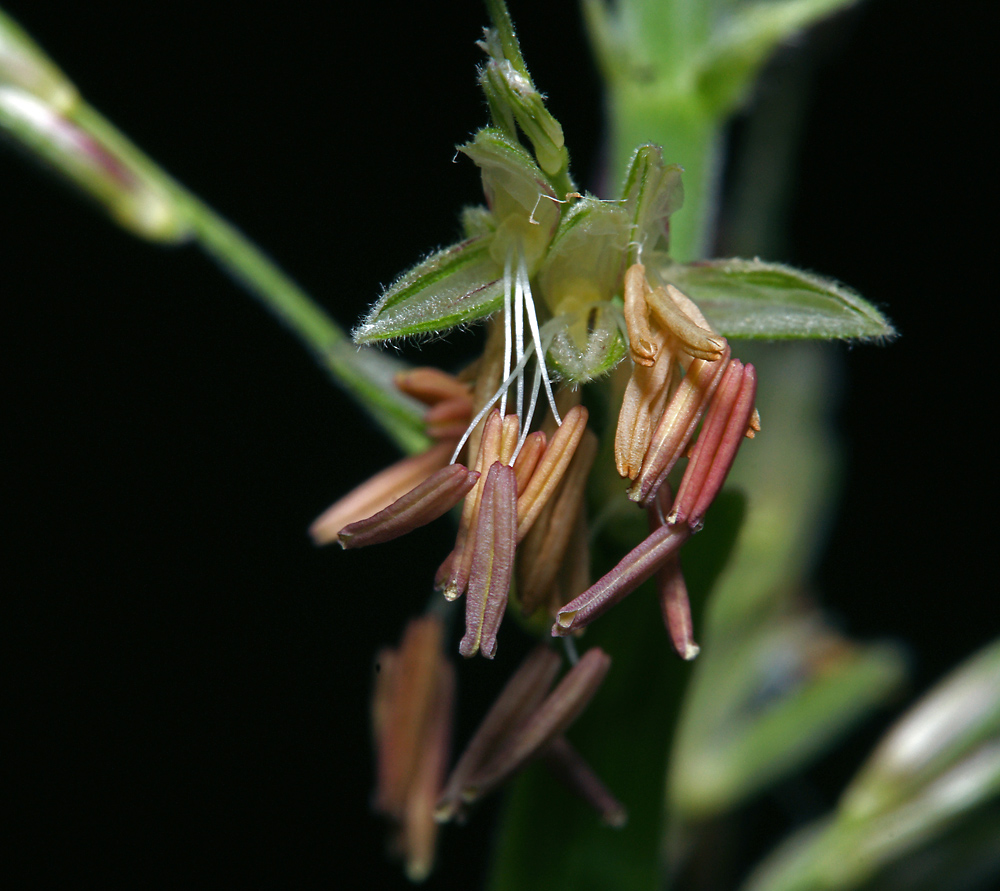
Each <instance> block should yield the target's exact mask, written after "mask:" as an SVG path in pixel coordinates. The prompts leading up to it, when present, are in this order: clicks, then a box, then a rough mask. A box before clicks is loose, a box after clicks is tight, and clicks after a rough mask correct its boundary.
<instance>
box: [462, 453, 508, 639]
mask: <svg viewBox="0 0 1000 891" xmlns="http://www.w3.org/2000/svg"><path fill="white" fill-rule="evenodd" d="M516 532H517V483H516V481H515V478H514V468H512V467H510V466H509V465H507V464H502V463H500V462H499V461H497V462H495V463H494V464H493V466H492V467H490V472H489V474H488V475H487V477H486V485H485V487H484V488H483V496H482V502H481V504H480V507H479V517H478V519H477V523H476V538H475V545H474V552H473V556H472V568H471V572H470V575H469V589H468V595H467V597H466V610H465V637H463V638H462V641H461V643H460V644H459V647H458V651H459V653H461V654H462V655H463V656H465V657H466V658H470V657H472V656H474V655H475V654H476V653H477V652H482V654H483V655H484V656H485V657H486V658H487V659H492V658H493V657H494V656H495V655H496V649H497V631H498V629H499V628H500V621H501V619H503V614H504V612H505V610H506V609H507V596H508V592H509V591H510V580H511V575H512V574H513V571H514V546H515V536H516Z"/></svg>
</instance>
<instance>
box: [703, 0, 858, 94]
mask: <svg viewBox="0 0 1000 891" xmlns="http://www.w3.org/2000/svg"><path fill="white" fill-rule="evenodd" d="M856 2H857V0H777V2H775V0H769V2H756V3H741V4H739V5H736V6H734V7H733V9H732V11H731V12H730V14H728V15H725V16H722V17H720V19H719V24H718V26H717V27H716V28H715V30H714V32H713V34H712V39H711V40H710V41H709V42H708V45H707V46H706V47H705V49H704V51H703V53H702V55H701V57H700V58H699V59H697V61H696V63H695V65H696V68H697V83H698V88H697V89H698V93H699V95H700V96H701V97H702V101H703V102H705V104H706V105H708V106H709V107H711V108H714V109H716V113H726V112H728V111H732V110H733V109H734V108H736V107H737V106H738V105H739V104H740V102H741V101H742V100H743V98H744V96H745V95H746V92H747V89H748V88H749V86H750V85H751V84H752V83H753V80H754V78H756V76H757V74H758V73H759V71H760V69H761V67H762V66H763V64H764V63H765V62H766V61H767V60H768V58H769V57H770V56H771V53H773V52H774V50H775V49H776V48H777V47H778V46H779V45H780V44H781V43H783V42H785V41H786V40H788V39H789V38H790V37H792V36H794V35H795V34H796V33H798V32H799V31H802V30H803V29H805V28H808V27H809V26H810V25H812V24H814V23H815V22H817V21H819V20H820V19H822V18H825V17H826V16H828V15H831V14H832V13H834V12H837V11H839V10H841V9H845V8H847V7H848V6H852V5H853V4H854V3H856ZM706 5H707V4H706Z"/></svg>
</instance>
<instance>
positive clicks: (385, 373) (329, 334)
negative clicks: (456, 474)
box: [72, 102, 428, 452]
mask: <svg viewBox="0 0 1000 891" xmlns="http://www.w3.org/2000/svg"><path fill="white" fill-rule="evenodd" d="M72 119H73V120H74V122H75V123H76V124H78V125H79V126H81V127H82V128H83V129H84V130H85V131H86V132H88V133H90V134H92V135H93V136H94V137H95V138H96V139H97V140H98V141H99V142H100V143H102V144H103V145H104V146H105V147H106V148H107V149H108V150H109V151H110V152H111V153H112V154H113V155H114V156H115V157H116V158H120V159H121V160H122V161H123V162H124V164H126V165H127V166H128V167H130V168H131V169H133V170H135V171H136V172H137V173H138V174H139V175H140V176H142V177H143V178H144V179H146V180H148V181H149V182H150V183H152V184H153V185H154V186H155V187H158V188H159V189H161V190H162V191H163V193H165V195H166V196H167V198H168V200H169V201H170V203H171V204H172V205H173V207H174V208H175V209H176V211H177V213H178V214H179V216H180V217H181V219H182V221H183V223H184V224H185V225H186V226H187V228H188V230H189V235H190V237H191V238H192V239H193V240H194V241H196V242H197V243H198V244H199V245H200V246H201V248H202V249H203V250H204V251H205V253H207V254H208V255H209V256H210V257H211V258H212V259H213V260H214V261H215V262H216V263H217V264H218V265H219V266H221V267H222V268H223V269H224V270H225V271H226V272H228V273H229V274H230V275H231V276H232V277H233V278H234V279H235V280H236V281H237V282H239V283H240V284H241V285H243V287H244V288H246V289H247V290H248V291H249V292H250V293H251V294H252V295H253V296H254V297H256V298H257V299H258V300H260V302H261V303H262V304H263V305H264V306H265V307H266V308H267V309H268V310H269V311H270V312H271V313H273V314H274V315H275V316H276V317H277V318H278V319H280V320H281V321H282V322H283V323H284V325H285V326H286V327H287V328H288V329H289V330H290V331H291V332H292V333H293V334H294V335H295V336H296V337H298V338H299V340H301V341H302V343H303V344H305V346H306V347H307V348H308V349H309V351H310V352H311V353H312V354H313V356H314V357H315V358H316V360H317V362H318V363H319V364H320V365H321V366H322V367H323V368H324V369H326V371H327V373H328V374H329V375H330V377H331V378H333V380H334V381H335V382H336V383H337V384H338V385H340V386H341V387H343V388H344V389H345V390H346V391H347V392H348V393H349V394H350V395H351V396H353V397H354V398H355V399H356V400H357V401H358V402H359V403H360V404H361V405H362V406H363V407H364V408H365V409H366V410H367V411H368V413H369V414H370V415H371V417H372V418H373V419H374V420H375V421H376V423H378V424H379V425H380V426H381V427H382V428H383V429H384V430H385V432H386V433H387V434H388V435H389V436H390V437H391V438H392V439H393V441H395V442H396V444H397V445H399V446H400V448H402V449H403V450H404V451H407V452H416V451H420V450H421V449H423V448H426V446H427V443H428V440H427V438H426V436H425V435H424V433H423V431H422V424H421V421H420V417H419V414H418V412H417V411H416V410H415V409H414V408H413V407H412V406H411V405H410V404H409V403H408V402H406V401H405V400H404V399H403V398H402V397H401V396H400V395H399V394H398V393H397V392H396V391H395V389H394V388H393V386H392V382H391V375H392V371H393V369H394V368H395V363H392V362H390V361H389V360H387V359H386V358H385V357H383V356H381V355H380V354H378V353H377V352H376V351H375V350H373V349H371V348H361V349H359V348H357V347H356V346H355V345H354V344H353V343H352V342H351V339H350V337H349V336H348V335H347V333H346V332H345V331H344V330H343V329H342V328H341V327H340V326H339V325H338V324H337V323H336V322H335V321H334V320H333V319H332V318H331V317H330V316H329V314H328V313H327V312H326V311H325V310H324V309H323V308H322V307H321V306H320V305H319V304H318V303H316V301H315V300H313V299H312V298H311V297H310V296H309V295H308V294H306V292H305V291H303V290H302V288H300V287H299V286H298V285H297V284H296V283H295V282H294V281H293V280H292V279H291V278H290V277H289V276H288V275H286V274H285V273H284V272H283V271H282V270H281V269H280V268H279V267H278V266H277V264H276V263H275V262H274V261H273V260H271V259H270V258H269V257H268V256H267V255H266V254H265V253H264V252H263V251H261V249H260V248H258V247H257V246H256V245H255V244H254V243H253V242H252V241H250V239H248V238H247V237H246V236H245V235H244V234H243V233H242V232H240V231H239V230H238V229H237V228H236V227H235V226H233V225H232V224H231V223H229V222H228V221H227V220H225V219H224V218H223V217H221V216H220V215H219V214H218V213H216V212H215V211H214V210H212V208H210V207H208V205H206V204H205V203H204V202H202V201H201V200H200V199H199V198H198V197H197V196H195V195H193V194H192V193H191V192H190V191H188V190H187V189H186V188H185V187H184V186H182V185H181V184H180V183H178V182H176V181H175V180H173V179H172V178H171V177H170V176H169V175H168V174H167V173H166V172H165V171H163V170H162V169H161V168H160V167H158V166H157V165H156V164H155V163H154V162H153V161H152V160H151V159H150V158H148V157H147V156H146V155H145V154H143V153H142V152H141V151H140V150H139V149H138V148H137V147H136V146H135V145H133V144H132V143H131V142H130V141H129V140H128V139H127V138H126V137H125V136H124V135H123V134H122V133H121V132H120V131H119V130H117V129H116V128H115V127H114V125H112V124H111V123H110V122H109V121H107V120H106V119H105V118H104V117H102V116H101V115H100V114H99V113H98V112H97V111H95V110H94V109H93V108H91V107H90V106H89V105H87V104H85V103H82V102H81V103H80V104H79V105H78V106H77V107H76V108H75V109H74V110H73V113H72Z"/></svg>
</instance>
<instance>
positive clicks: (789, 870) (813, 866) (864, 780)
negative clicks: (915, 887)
mask: <svg viewBox="0 0 1000 891" xmlns="http://www.w3.org/2000/svg"><path fill="white" fill-rule="evenodd" d="M998 716H1000V641H997V642H994V643H993V644H991V645H990V646H988V647H987V648H986V649H984V650H982V651H980V653H978V654H977V655H976V656H974V657H973V658H972V659H970V660H968V661H967V662H966V663H965V664H964V665H962V666H960V667H959V668H958V669H957V670H956V671H955V672H953V673H952V674H951V675H950V676H949V677H948V678H947V679H946V680H945V681H944V682H942V683H941V684H939V685H938V686H937V687H936V688H935V689H934V690H932V691H931V692H930V693H929V694H928V695H927V696H925V697H924V699H923V700H922V701H921V702H920V703H918V704H917V706H916V707H915V708H914V709H912V710H911V711H910V712H909V713H908V714H907V715H905V716H904V717H903V719H902V720H901V721H900V722H898V723H897V724H896V726H895V727H894V728H893V729H892V730H890V731H889V733H888V735H887V736H886V738H885V740H884V741H883V743H881V744H880V745H879V746H878V747H877V748H876V750H875V752H874V753H873V754H872V756H871V758H870V759H869V761H868V763H867V764H866V765H865V767H863V768H862V770H861V771H860V773H859V774H858V777H857V779H856V780H855V781H854V783H853V784H852V785H851V787H850V788H849V789H848V791H847V792H846V793H845V795H844V797H843V798H842V800H841V803H840V806H839V807H838V809H837V811H836V812H835V813H834V815H833V816H831V817H828V818H826V819H824V820H822V821H820V822H819V823H817V824H814V825H813V826H811V827H807V828H806V829H805V830H803V831H802V832H800V833H798V834H796V835H795V836H793V837H792V838H791V839H789V840H788V841H787V842H785V843H784V844H782V845H781V846H780V847H779V848H778V849H777V850H776V851H775V852H774V853H773V854H772V855H771V856H770V857H769V858H768V859H767V860H766V861H765V862H764V863H763V864H762V865H761V866H760V867H758V869H757V870H756V871H755V872H754V873H753V875H752V876H751V877H750V879H749V881H748V883H747V885H746V886H745V888H746V891H807V889H808V891H825V889H830V891H841V889H848V888H858V887H861V886H863V885H864V883H866V882H868V881H870V880H872V879H874V878H875V877H876V876H878V874H879V873H880V871H882V870H883V869H885V868H886V867H887V866H889V865H890V864H893V863H897V862H899V861H901V860H902V859H903V858H904V857H908V856H911V855H913V854H914V853H915V852H917V851H919V850H920V849H921V848H923V847H924V846H926V845H928V844H930V843H932V842H933V841H935V840H936V839H938V838H940V837H942V835H943V834H944V833H946V832H948V831H950V830H953V829H954V828H955V827H957V826H958V825H959V824H960V821H963V820H965V819H966V818H969V819H973V818H974V816H975V814H976V813H977V811H980V810H981V809H982V808H983V807H984V806H986V805H989V803H990V802H991V801H995V800H996V799H997V797H998V796H1000V727H998ZM984 813H986V814H990V813H994V814H995V810H993V809H991V810H987V811H984ZM968 825H972V826H974V825H975V824H974V823H970V824H968ZM989 867H990V862H989V860H988V859H986V860H985V863H984V869H985V868H989Z"/></svg>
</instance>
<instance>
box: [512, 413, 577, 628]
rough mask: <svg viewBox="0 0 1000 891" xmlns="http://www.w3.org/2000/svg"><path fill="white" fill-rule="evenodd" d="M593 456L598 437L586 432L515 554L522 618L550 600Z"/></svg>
mask: <svg viewBox="0 0 1000 891" xmlns="http://www.w3.org/2000/svg"><path fill="white" fill-rule="evenodd" d="M564 426H565V425H564ZM560 429H561V428H560ZM596 457H597V436H596V435H595V434H594V433H592V432H591V431H590V430H585V431H584V434H583V437H582V439H581V440H580V445H579V448H577V450H576V453H575V454H574V455H573V459H572V460H571V461H570V464H569V468H568V470H567V471H566V475H565V478H564V480H563V482H562V484H561V485H560V487H559V490H558V492H557V493H556V495H555V497H554V498H552V499H551V500H550V501H549V503H548V504H547V505H546V507H545V510H544V511H543V513H542V515H541V517H540V519H539V520H538V522H536V523H535V525H534V527H533V528H532V530H531V532H530V533H529V534H528V535H527V537H526V538H525V539H524V542H523V543H522V545H521V547H520V549H519V551H518V580H519V584H518V586H517V593H518V597H519V599H520V604H521V609H522V611H523V612H524V614H525V615H531V614H532V613H534V612H535V610H537V609H538V608H539V607H540V606H542V605H543V604H544V605H547V601H548V600H549V599H550V596H549V595H550V594H551V591H552V588H553V587H554V585H555V582H556V578H557V577H558V575H559V573H560V570H561V569H562V564H563V560H564V558H565V557H566V552H567V548H568V547H569V543H570V540H571V538H572V535H573V532H574V530H575V525H576V524H575V521H576V517H577V516H578V515H579V514H580V513H581V511H583V509H584V496H585V494H586V493H585V490H586V484H587V477H588V476H589V475H590V469H591V467H592V466H593V463H594V459H595V458H596ZM560 605H561V604H560Z"/></svg>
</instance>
